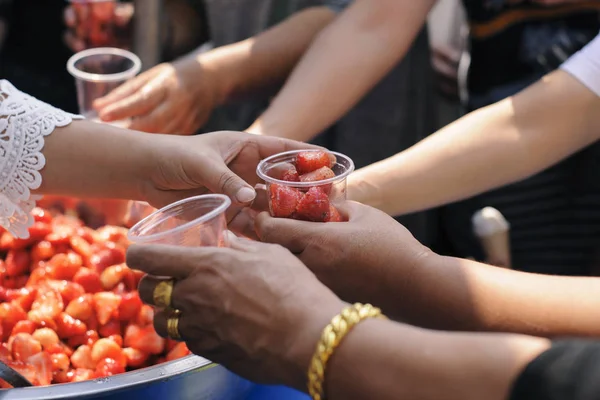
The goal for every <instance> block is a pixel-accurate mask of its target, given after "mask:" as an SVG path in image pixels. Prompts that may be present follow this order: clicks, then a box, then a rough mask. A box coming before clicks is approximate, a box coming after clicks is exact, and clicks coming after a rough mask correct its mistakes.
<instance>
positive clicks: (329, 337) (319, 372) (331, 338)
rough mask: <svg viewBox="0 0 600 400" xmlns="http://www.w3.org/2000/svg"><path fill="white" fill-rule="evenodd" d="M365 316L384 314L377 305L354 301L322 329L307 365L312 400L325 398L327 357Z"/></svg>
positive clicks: (374, 316) (380, 315) (371, 316)
mask: <svg viewBox="0 0 600 400" xmlns="http://www.w3.org/2000/svg"><path fill="white" fill-rule="evenodd" d="M367 318H385V316H384V315H383V314H382V313H381V310H380V309H379V308H377V307H373V306H372V305H370V304H364V305H363V304H360V303H356V304H354V305H351V306H348V307H346V308H344V309H343V310H342V312H341V313H340V314H338V315H336V316H335V317H333V319H332V320H331V322H330V323H329V325H327V326H326V327H325V329H323V333H322V334H321V339H320V340H319V343H317V349H316V350H315V354H314V355H313V357H312V360H311V363H310V366H309V367H308V393H309V394H310V395H311V397H312V399H313V400H323V399H324V398H325V391H324V383H325V368H326V367H327V362H328V361H329V358H330V357H331V356H332V354H333V352H334V351H335V349H336V348H337V347H338V346H339V344H340V342H341V341H342V340H343V339H344V337H345V336H346V335H347V334H348V332H350V331H351V330H352V328H354V327H355V326H356V325H357V324H358V323H360V322H362V321H364V320H365V319H367Z"/></svg>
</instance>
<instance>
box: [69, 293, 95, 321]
mask: <svg viewBox="0 0 600 400" xmlns="http://www.w3.org/2000/svg"><path fill="white" fill-rule="evenodd" d="M65 312H66V313H67V314H69V315H70V316H71V317H73V318H77V319H79V320H81V321H85V320H87V319H89V318H90V317H91V316H92V314H93V313H94V301H93V296H92V295H91V294H89V293H86V294H84V295H82V296H79V297H77V298H76V299H73V300H71V301H70V302H69V304H68V305H67V308H66V309H65Z"/></svg>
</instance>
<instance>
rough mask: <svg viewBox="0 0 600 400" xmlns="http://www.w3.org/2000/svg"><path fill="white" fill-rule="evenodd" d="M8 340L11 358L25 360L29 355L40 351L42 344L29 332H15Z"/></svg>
mask: <svg viewBox="0 0 600 400" xmlns="http://www.w3.org/2000/svg"><path fill="white" fill-rule="evenodd" d="M11 339H12V342H9V346H10V351H11V354H12V358H13V360H16V361H26V360H27V359H28V358H29V357H31V356H32V355H34V354H37V353H39V352H41V351H42V345H41V344H40V342H38V341H37V340H35V339H34V338H33V336H31V335H30V334H29V333H17V334H16V335H15V336H13V337H12V338H11Z"/></svg>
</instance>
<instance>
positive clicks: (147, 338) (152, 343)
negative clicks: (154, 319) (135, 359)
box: [125, 325, 165, 354]
mask: <svg viewBox="0 0 600 400" xmlns="http://www.w3.org/2000/svg"><path fill="white" fill-rule="evenodd" d="M125 346H127V347H133V348H134V349H138V350H141V351H142V352H144V353H148V354H160V353H161V352H162V351H163V350H164V348H165V339H163V338H161V337H160V336H158V334H157V333H156V331H155V330H154V327H153V326H152V325H148V326H146V327H144V328H140V327H139V326H137V325H129V326H128V327H127V329H126V330H125Z"/></svg>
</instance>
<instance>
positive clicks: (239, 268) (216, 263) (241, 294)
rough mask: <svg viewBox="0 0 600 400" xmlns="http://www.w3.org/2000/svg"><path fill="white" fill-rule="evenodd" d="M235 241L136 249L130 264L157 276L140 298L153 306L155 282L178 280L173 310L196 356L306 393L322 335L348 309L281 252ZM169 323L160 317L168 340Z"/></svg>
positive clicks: (278, 248) (145, 283)
mask: <svg viewBox="0 0 600 400" xmlns="http://www.w3.org/2000/svg"><path fill="white" fill-rule="evenodd" d="M227 236H228V240H229V242H230V245H231V248H216V247H196V248H189V247H173V246H139V245H133V246H131V247H130V248H129V250H128V252H127V265H129V266H130V267H131V268H134V269H140V270H142V271H144V272H146V273H148V274H149V275H148V276H146V277H144V278H143V279H142V281H141V282H140V285H139V291H140V297H141V298H142V300H143V301H144V302H146V303H149V304H153V292H154V288H155V286H156V284H157V283H158V282H159V279H158V278H155V277H157V276H163V277H164V276H169V277H172V278H174V279H175V280H176V282H175V285H174V288H173V293H172V300H171V301H172V303H171V304H172V307H173V308H176V309H178V310H181V312H182V314H181V317H180V320H179V333H180V335H181V337H182V338H183V339H184V340H185V341H186V344H187V346H188V348H189V349H190V350H191V351H192V352H194V353H195V354H198V355H200V356H203V357H206V358H208V359H210V360H212V361H214V362H217V363H219V364H222V365H224V366H225V367H226V368H228V369H230V370H232V371H233V372H235V373H237V374H240V375H241V376H244V377H246V378H249V379H252V380H254V381H261V382H264V383H279V384H286V385H290V386H294V387H296V388H299V389H304V388H305V384H306V372H307V370H308V366H309V363H310V359H311V357H312V354H313V352H314V349H315V346H316V343H317V342H318V340H319V337H320V335H321V331H322V330H323V328H324V327H325V326H326V325H327V324H328V323H329V321H330V320H331V318H332V317H333V316H334V315H336V314H338V313H339V312H340V311H341V310H342V308H343V307H344V304H343V303H342V301H341V300H339V299H338V298H337V297H336V296H335V295H334V294H333V293H332V292H331V291H330V290H328V289H327V288H326V287H325V286H323V285H322V284H321V283H320V282H319V281H318V280H317V279H316V278H315V276H314V275H313V274H312V273H311V272H310V271H309V270H308V269H307V268H306V267H305V266H304V265H302V263H301V262H300V261H299V260H298V259H297V258H296V257H294V256H293V255H292V254H291V253H290V252H289V251H287V250H286V249H284V248H282V247H281V246H277V245H271V244H265V243H260V242H253V241H250V240H246V239H241V238H237V237H235V235H233V234H229V233H228V235H227ZM167 317H168V315H167V314H166V313H165V312H164V311H162V312H158V313H157V314H156V315H155V317H154V326H155V328H156V331H157V332H158V333H159V334H160V335H161V336H164V337H166V336H167Z"/></svg>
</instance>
